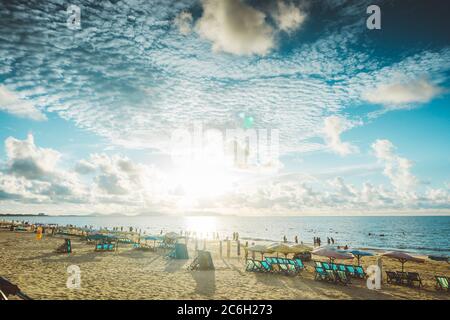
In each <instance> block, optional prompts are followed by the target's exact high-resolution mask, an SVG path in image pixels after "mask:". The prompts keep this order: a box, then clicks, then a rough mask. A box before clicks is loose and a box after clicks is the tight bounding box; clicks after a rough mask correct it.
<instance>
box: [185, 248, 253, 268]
mask: <svg viewBox="0 0 450 320" xmlns="http://www.w3.org/2000/svg"><path fill="white" fill-rule="evenodd" d="M253 261H254V262H255V261H256V260H253ZM255 265H256V264H255ZM214 269H215V267H214V263H213V260H212V256H211V252H209V251H205V250H198V251H197V256H196V257H195V258H194V260H192V262H191V264H190V265H189V266H188V270H214Z"/></svg>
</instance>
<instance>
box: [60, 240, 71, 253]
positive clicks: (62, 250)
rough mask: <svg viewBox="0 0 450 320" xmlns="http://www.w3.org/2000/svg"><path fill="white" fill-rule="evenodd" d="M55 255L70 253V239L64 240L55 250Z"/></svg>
mask: <svg viewBox="0 0 450 320" xmlns="http://www.w3.org/2000/svg"><path fill="white" fill-rule="evenodd" d="M56 252H57V253H72V241H71V240H70V239H64V244H62V245H61V246H59V247H58V248H57V249H56Z"/></svg>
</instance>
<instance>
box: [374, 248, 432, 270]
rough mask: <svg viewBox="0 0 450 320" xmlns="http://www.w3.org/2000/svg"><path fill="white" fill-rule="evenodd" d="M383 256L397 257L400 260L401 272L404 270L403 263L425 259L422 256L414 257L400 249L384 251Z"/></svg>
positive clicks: (420, 261)
mask: <svg viewBox="0 0 450 320" xmlns="http://www.w3.org/2000/svg"><path fill="white" fill-rule="evenodd" d="M383 256H385V257H389V258H393V259H397V260H398V261H400V263H401V264H402V272H403V270H404V264H405V263H406V262H407V261H413V262H419V263H422V262H424V261H425V260H424V259H422V258H417V257H414V256H412V255H410V254H408V253H406V252H402V251H389V252H386V253H384V254H383Z"/></svg>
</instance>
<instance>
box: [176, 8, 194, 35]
mask: <svg viewBox="0 0 450 320" xmlns="http://www.w3.org/2000/svg"><path fill="white" fill-rule="evenodd" d="M192 22H193V18H192V14H191V13H190V12H187V11H182V12H181V13H180V14H179V15H177V16H176V17H175V19H174V23H175V25H176V26H177V27H178V30H180V33H181V34H182V35H187V34H189V33H191V31H192Z"/></svg>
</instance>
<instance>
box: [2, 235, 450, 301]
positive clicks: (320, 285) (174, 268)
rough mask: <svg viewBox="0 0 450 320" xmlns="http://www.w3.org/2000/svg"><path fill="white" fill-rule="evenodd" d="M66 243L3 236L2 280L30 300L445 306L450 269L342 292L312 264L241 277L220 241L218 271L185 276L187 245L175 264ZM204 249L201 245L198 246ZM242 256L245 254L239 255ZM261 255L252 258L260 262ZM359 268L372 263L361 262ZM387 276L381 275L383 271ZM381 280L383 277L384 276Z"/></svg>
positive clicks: (389, 264) (159, 256)
mask: <svg viewBox="0 0 450 320" xmlns="http://www.w3.org/2000/svg"><path fill="white" fill-rule="evenodd" d="M63 242H64V240H63V237H59V236H55V237H51V236H46V235H44V238H43V239H42V240H36V235H35V234H32V233H20V232H10V231H0V276H4V277H6V278H7V279H9V280H11V281H12V282H13V283H15V284H17V285H19V287H20V288H21V290H22V291H23V292H24V293H26V294H28V295H29V296H30V297H32V298H34V299H449V296H450V295H449V294H448V293H442V292H439V291H436V289H435V280H434V275H435V274H442V275H447V276H449V275H450V268H449V266H450V265H449V264H448V263H446V262H435V261H430V260H427V261H426V262H425V263H423V264H417V263H406V265H405V270H406V271H416V272H419V273H420V275H421V277H422V279H423V283H424V285H425V288H423V289H417V288H408V287H403V286H396V285H388V284H386V283H383V286H382V289H381V290H369V289H367V287H366V285H365V281H363V280H352V283H351V284H350V285H348V286H347V287H345V286H342V285H336V284H331V283H324V282H320V281H315V280H314V272H313V267H312V264H311V263H306V266H307V270H306V271H303V272H302V274H301V275H300V276H296V277H288V276H284V275H275V274H258V273H252V272H246V271H245V268H244V258H243V256H241V257H238V256H237V254H236V247H235V243H233V247H232V249H231V252H232V254H231V257H230V258H229V259H227V258H226V257H225V255H226V246H224V247H223V253H224V257H222V258H221V257H220V256H219V250H218V242H217V241H209V242H208V243H207V246H206V249H207V250H210V251H211V252H212V254H213V260H214V264H215V267H216V270H215V271H189V270H187V266H188V265H189V264H190V262H191V261H192V258H193V257H194V256H195V253H194V250H193V249H194V243H193V242H190V243H189V250H190V252H189V255H190V259H189V260H172V259H167V258H165V257H164V253H163V252H149V251H140V250H135V249H132V247H131V245H120V246H119V250H118V251H117V252H103V253H96V252H94V247H93V245H91V244H87V243H86V242H85V241H81V240H80V239H79V238H76V237H73V238H72V243H73V244H72V246H73V250H74V252H73V253H72V254H70V255H68V254H57V253H55V249H56V248H57V247H58V246H59V245H61V244H62V243H63ZM199 247H200V248H202V247H203V242H199ZM241 254H242V255H243V254H244V252H243V250H242V252H241ZM258 256H259V255H257V257H258ZM362 261H363V266H364V267H365V268H366V267H367V266H368V265H369V264H374V263H375V258H374V257H368V258H364V259H363V260H362ZM70 265H77V266H79V267H80V269H81V288H80V289H68V288H67V286H66V281H67V278H68V273H67V267H68V266H70ZM383 270H400V263H399V262H397V261H395V260H391V259H388V258H383ZM383 273H384V271H383ZM383 277H384V275H383Z"/></svg>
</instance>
